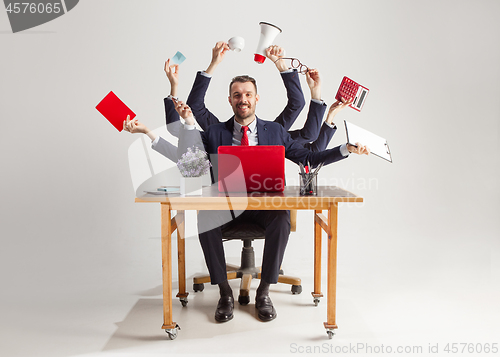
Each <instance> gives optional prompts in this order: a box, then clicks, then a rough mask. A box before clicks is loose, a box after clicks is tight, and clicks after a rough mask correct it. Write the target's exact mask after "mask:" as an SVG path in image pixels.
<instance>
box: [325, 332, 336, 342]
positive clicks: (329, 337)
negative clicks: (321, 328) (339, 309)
mask: <svg viewBox="0 0 500 357" xmlns="http://www.w3.org/2000/svg"><path fill="white" fill-rule="evenodd" d="M326 333H327V334H328V339H330V340H331V339H332V338H333V336H334V335H335V332H333V331H332V330H327V331H326Z"/></svg>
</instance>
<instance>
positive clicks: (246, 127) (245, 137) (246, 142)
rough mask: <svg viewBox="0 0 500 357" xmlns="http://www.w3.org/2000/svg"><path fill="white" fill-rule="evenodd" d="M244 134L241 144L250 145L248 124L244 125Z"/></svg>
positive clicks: (242, 128)
mask: <svg viewBox="0 0 500 357" xmlns="http://www.w3.org/2000/svg"><path fill="white" fill-rule="evenodd" d="M241 130H243V135H242V136H241V146H248V133H247V131H248V126H242V127H241Z"/></svg>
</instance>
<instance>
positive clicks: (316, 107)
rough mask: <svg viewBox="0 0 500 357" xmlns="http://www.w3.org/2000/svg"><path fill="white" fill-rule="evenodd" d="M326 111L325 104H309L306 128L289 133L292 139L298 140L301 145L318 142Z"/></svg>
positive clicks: (314, 102)
mask: <svg viewBox="0 0 500 357" xmlns="http://www.w3.org/2000/svg"><path fill="white" fill-rule="evenodd" d="M325 111H326V104H325V103H322V104H320V103H318V102H316V101H313V100H311V102H310V103H309V111H308V112H307V119H306V123H305V124H304V127H303V128H302V129H298V130H293V131H289V133H290V136H291V137H292V139H293V140H296V141H297V142H298V143H299V144H302V145H304V144H306V143H309V142H311V141H314V140H316V139H317V138H318V135H319V133H320V128H321V122H322V121H323V116H324V115H325ZM325 149H326V146H325Z"/></svg>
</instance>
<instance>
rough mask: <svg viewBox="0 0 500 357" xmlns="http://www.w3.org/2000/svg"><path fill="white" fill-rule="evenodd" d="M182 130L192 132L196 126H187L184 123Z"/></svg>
mask: <svg viewBox="0 0 500 357" xmlns="http://www.w3.org/2000/svg"><path fill="white" fill-rule="evenodd" d="M184 129H186V130H194V129H196V125H189V124H185V123H184Z"/></svg>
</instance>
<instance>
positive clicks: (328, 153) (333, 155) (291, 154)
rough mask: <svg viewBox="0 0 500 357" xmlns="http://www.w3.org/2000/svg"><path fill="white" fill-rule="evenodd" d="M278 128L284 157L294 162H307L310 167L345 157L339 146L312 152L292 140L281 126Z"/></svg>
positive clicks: (305, 163)
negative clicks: (283, 148)
mask: <svg viewBox="0 0 500 357" xmlns="http://www.w3.org/2000/svg"><path fill="white" fill-rule="evenodd" d="M280 130H281V133H280V135H281V137H282V139H283V145H284V146H285V157H286V158H287V159H289V160H291V161H293V162H295V163H296V164H298V163H299V162H301V163H302V164H304V165H307V164H308V163H309V164H311V166H312V167H316V166H318V165H319V164H320V163H322V162H323V163H324V164H325V165H328V164H331V163H334V162H337V161H339V160H342V159H344V158H346V157H345V156H344V155H342V154H341V152H340V146H337V147H335V148H333V149H328V150H324V151H320V152H313V151H311V150H309V149H306V148H304V146H302V145H300V144H299V143H298V142H297V141H295V140H293V139H292V138H291V136H290V134H288V133H287V132H286V131H284V129H283V128H281V129H280Z"/></svg>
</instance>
